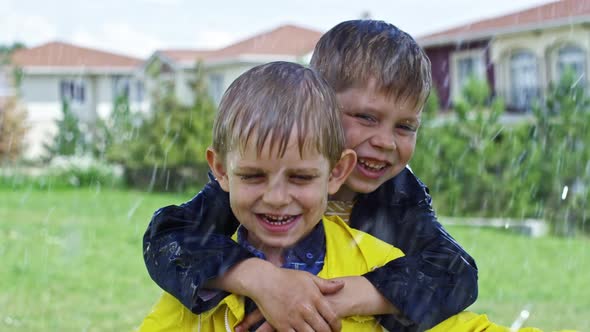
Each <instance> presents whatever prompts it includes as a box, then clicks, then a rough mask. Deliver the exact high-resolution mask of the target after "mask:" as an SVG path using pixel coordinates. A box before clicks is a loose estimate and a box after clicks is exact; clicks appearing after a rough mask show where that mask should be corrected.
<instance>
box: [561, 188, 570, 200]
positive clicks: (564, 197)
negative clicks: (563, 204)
mask: <svg viewBox="0 0 590 332" xmlns="http://www.w3.org/2000/svg"><path fill="white" fill-rule="evenodd" d="M568 191H569V187H568V186H564V187H563V191H562V192H561V200H562V201H563V200H565V199H566V198H567V192H568Z"/></svg>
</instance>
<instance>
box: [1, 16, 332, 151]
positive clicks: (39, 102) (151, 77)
mask: <svg viewBox="0 0 590 332" xmlns="http://www.w3.org/2000/svg"><path fill="white" fill-rule="evenodd" d="M320 36H321V32H318V31H314V30H310V29H306V28H301V27H297V26H293V25H285V26H280V27H278V28H276V29H273V30H271V31H267V32H263V33H261V34H258V35H255V36H253V37H251V38H247V39H245V40H242V41H239V42H237V43H234V44H231V45H229V46H227V47H224V48H221V49H216V50H191V49H184V50H179V49H168V50H158V51H155V52H154V53H153V54H152V55H151V56H150V57H149V58H148V59H147V60H142V59H137V58H133V57H129V56H124V55H120V54H114V53H109V52H105V51H101V50H96V49H89V48H83V47H79V46H76V45H72V44H67V43H62V42H50V43H47V44H43V45H40V46H37V47H33V48H28V49H21V50H18V51H16V52H14V54H13V56H12V65H13V66H15V67H16V68H18V69H19V70H20V72H21V73H22V77H21V79H20V84H19V85H18V93H19V98H20V100H21V102H22V103H23V104H24V105H25V108H26V109H27V111H28V122H29V123H28V125H29V126H30V130H29V133H28V135H27V138H26V141H27V145H28V149H27V151H26V153H25V157H27V158H37V157H39V156H41V155H42V154H43V151H44V148H43V145H44V143H46V142H49V141H50V140H51V138H52V137H53V135H55V133H56V132H57V127H56V125H55V121H56V119H59V118H60V117H61V109H62V103H63V101H67V102H68V104H69V105H70V108H71V109H72V110H73V112H74V113H75V114H76V115H77V116H78V117H79V119H80V121H81V122H82V124H83V126H86V128H91V126H92V125H93V123H94V121H95V120H96V119H97V118H98V117H102V118H105V117H106V116H108V115H109V114H110V112H111V111H112V108H113V105H114V102H115V100H116V98H117V97H118V96H120V95H125V96H127V97H128V98H129V101H130V106H131V109H132V110H140V111H146V110H148V109H149V102H150V100H149V99H150V96H151V94H152V92H153V90H154V89H159V88H161V83H162V82H166V83H167V84H166V86H167V87H168V88H170V89H172V90H173V92H174V94H175V96H176V97H177V98H178V99H179V100H180V101H181V102H183V103H185V104H190V103H191V102H192V101H193V99H194V96H193V93H192V91H193V90H192V89H191V86H190V85H191V81H193V80H194V78H195V68H196V65H197V63H198V62H199V63H200V64H201V66H200V68H201V70H202V74H203V75H204V78H205V81H206V83H207V86H208V92H209V94H210V95H211V97H212V98H213V100H214V101H215V102H216V103H218V102H219V101H220V99H221V96H222V95H223V93H224V92H225V90H226V89H227V87H228V86H229V85H230V84H231V82H232V81H233V80H234V79H235V78H236V77H238V76H239V75H240V74H242V73H243V72H245V71H246V70H248V69H250V68H252V67H254V66H256V65H259V64H263V63H266V62H269V61H276V60H283V61H295V62H300V63H308V62H309V59H310V58H311V53H312V52H313V48H314V46H315V44H316V42H317V41H318V39H319V38H320ZM2 68H4V71H2V72H0V93H4V94H9V93H10V94H11V95H12V94H14V91H13V89H12V87H11V86H10V85H9V84H8V83H6V82H8V81H7V79H6V77H8V76H7V75H2V73H8V70H12V69H11V68H8V67H2ZM3 78H5V79H3ZM5 81H6V82H5Z"/></svg>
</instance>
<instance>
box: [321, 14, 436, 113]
mask: <svg viewBox="0 0 590 332" xmlns="http://www.w3.org/2000/svg"><path fill="white" fill-rule="evenodd" d="M311 67H312V68H314V69H316V70H317V71H318V72H319V73H320V74H322V76H323V77H324V78H325V79H326V80H327V81H328V83H330V85H331V86H332V88H333V89H334V90H335V91H336V92H337V93H338V92H342V91H344V90H346V89H348V88H363V87H366V86H367V84H368V83H369V81H370V80H371V79H373V80H375V82H376V87H377V89H378V91H379V92H380V93H383V94H384V95H386V96H387V97H392V98H395V99H396V100H400V101H407V102H410V103H411V105H413V106H414V108H420V109H421V108H422V106H423V105H424V103H425V102H426V98H427V97H428V94H429V93H430V88H431V86H432V77H431V72H430V60H429V59H428V57H427V56H426V54H425V53H424V50H422V48H420V46H418V44H417V43H416V41H415V40H414V39H413V38H412V37H411V36H410V35H408V34H407V33H405V32H404V31H402V30H400V29H398V28H397V27H395V26H394V25H392V24H389V23H386V22H383V21H376V20H352V21H345V22H342V23H340V24H338V25H336V26H335V27H333V28H332V29H330V30H329V31H328V32H326V33H325V34H324V35H323V36H322V37H321V38H320V40H319V41H318V43H317V44H316V47H315V50H314V52H313V56H312V58H311Z"/></svg>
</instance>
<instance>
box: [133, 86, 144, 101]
mask: <svg viewBox="0 0 590 332" xmlns="http://www.w3.org/2000/svg"><path fill="white" fill-rule="evenodd" d="M144 97H145V86H144V84H143V82H142V81H135V100H136V101H137V102H138V103H141V102H142V101H143V98H144Z"/></svg>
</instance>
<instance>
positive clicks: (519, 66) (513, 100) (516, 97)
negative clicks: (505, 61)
mask: <svg viewBox="0 0 590 332" xmlns="http://www.w3.org/2000/svg"><path fill="white" fill-rule="evenodd" d="M539 93H540V89H539V79H538V71H537V59H536V58H535V55H534V54H533V53H532V52H530V51H518V52H516V53H513V54H512V56H511V57H510V104H511V106H514V107H516V108H518V109H522V110H528V109H530V107H531V106H532V103H533V101H534V100H535V99H537V98H538V97H539Z"/></svg>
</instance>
